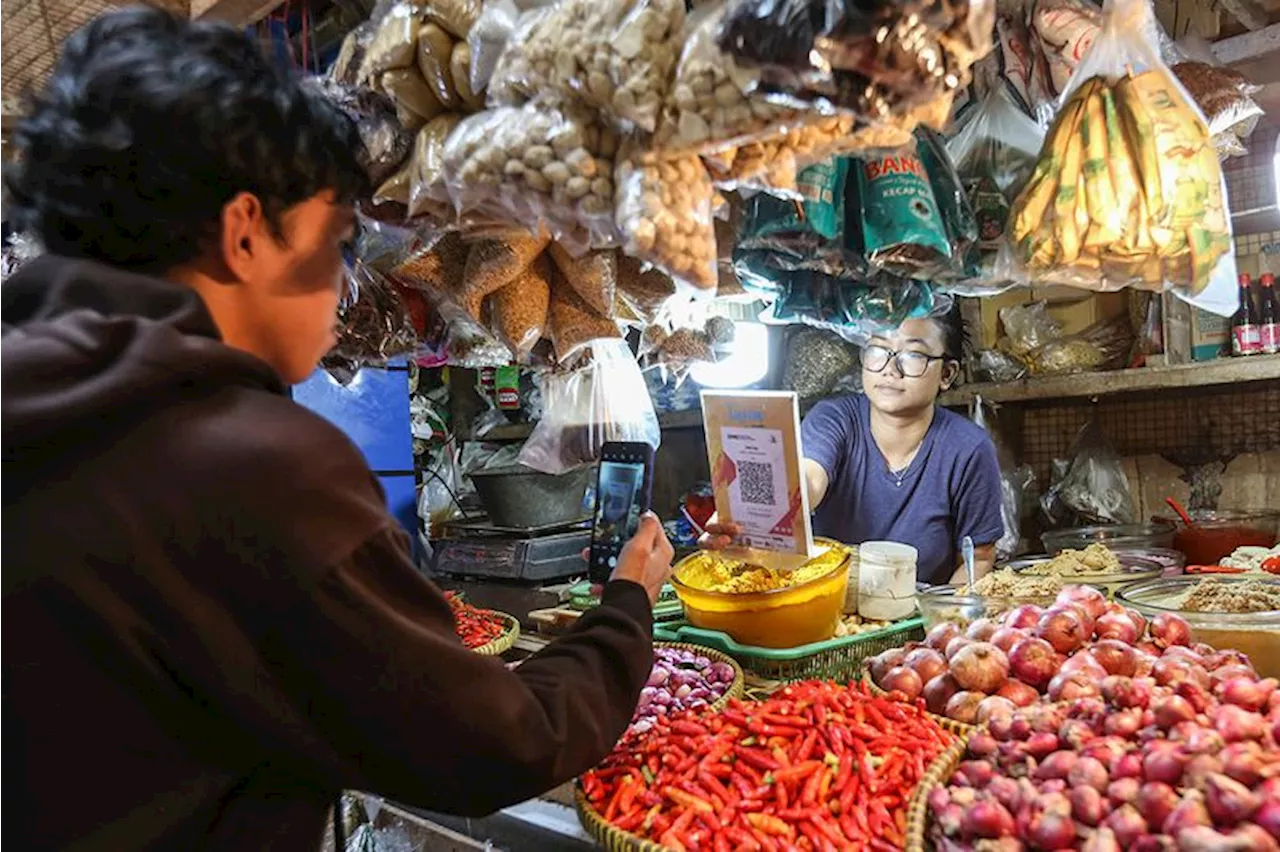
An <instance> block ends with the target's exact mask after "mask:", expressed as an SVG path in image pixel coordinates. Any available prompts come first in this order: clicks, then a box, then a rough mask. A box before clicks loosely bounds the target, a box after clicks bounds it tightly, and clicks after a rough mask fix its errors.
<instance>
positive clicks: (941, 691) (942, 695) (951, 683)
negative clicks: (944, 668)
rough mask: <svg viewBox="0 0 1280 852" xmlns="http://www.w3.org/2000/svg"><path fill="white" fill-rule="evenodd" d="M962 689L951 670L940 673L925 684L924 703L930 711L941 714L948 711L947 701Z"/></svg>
mask: <svg viewBox="0 0 1280 852" xmlns="http://www.w3.org/2000/svg"><path fill="white" fill-rule="evenodd" d="M959 691H960V684H958V683H956V679H955V678H954V677H952V676H951V673H950V672H947V673H946V674H940V675H938V676H937V677H935V678H934V679H933V680H931V681H929V682H928V683H926V684H925V685H924V693H923V694H924V703H925V706H926V707H928V708H929V712H930V713H934V714H937V715H939V716H941V715H943V714H945V713H946V712H947V702H948V701H950V700H951V696H953V695H955V694H956V693H957V692H959Z"/></svg>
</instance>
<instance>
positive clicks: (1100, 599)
mask: <svg viewBox="0 0 1280 852" xmlns="http://www.w3.org/2000/svg"><path fill="white" fill-rule="evenodd" d="M1054 603H1055V604H1075V605H1077V606H1080V607H1083V608H1084V611H1085V612H1086V613H1088V614H1089V617H1090V618H1093V619H1097V618H1098V617H1099V616H1101V615H1102V614H1103V613H1105V612H1106V611H1107V596H1106V595H1104V594H1103V593H1102V592H1100V591H1098V590H1097V589H1095V588H1093V587H1092V586H1064V587H1063V589H1062V591H1060V592H1058V597H1057V599H1056V600H1055V601H1054Z"/></svg>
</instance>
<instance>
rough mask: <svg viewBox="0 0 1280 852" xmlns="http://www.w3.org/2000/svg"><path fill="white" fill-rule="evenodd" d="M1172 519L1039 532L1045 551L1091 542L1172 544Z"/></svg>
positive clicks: (1080, 547)
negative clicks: (1147, 522)
mask: <svg viewBox="0 0 1280 852" xmlns="http://www.w3.org/2000/svg"><path fill="white" fill-rule="evenodd" d="M1173 533H1174V524H1173V522H1172V521H1164V520H1153V521H1152V522H1151V523H1149V524H1098V525H1095V526H1089V527H1072V528H1071V529H1063V530H1048V531H1046V532H1043V533H1041V534H1040V541H1041V542H1043V543H1044V549H1045V552H1046V553H1061V552H1062V551H1064V550H1084V549H1085V548H1086V547H1088V546H1089V545H1091V544H1105V545H1106V546H1107V547H1109V548H1111V549H1112V550H1121V549H1124V550H1129V549H1138V548H1144V547H1173Z"/></svg>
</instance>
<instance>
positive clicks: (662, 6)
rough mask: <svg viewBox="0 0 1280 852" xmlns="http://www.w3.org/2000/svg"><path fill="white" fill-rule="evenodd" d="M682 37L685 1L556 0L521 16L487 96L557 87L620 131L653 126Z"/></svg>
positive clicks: (497, 98)
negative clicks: (595, 111)
mask: <svg viewBox="0 0 1280 852" xmlns="http://www.w3.org/2000/svg"><path fill="white" fill-rule="evenodd" d="M683 38H684V0H560V2H558V3H555V4H554V5H552V6H548V7H546V8H542V9H537V10H535V11H532V12H529V13H527V14H526V15H523V16H521V18H520V21H519V22H518V23H517V25H516V31H515V32H514V33H513V34H512V36H511V38H510V40H508V42H507V45H506V48H505V49H504V50H503V52H502V56H501V57H500V58H499V60H498V65H497V67H496V68H495V69H494V72H493V76H492V77H491V78H490V80H489V94H490V98H491V100H492V102H494V103H498V104H519V103H522V102H524V101H526V100H529V99H531V98H534V97H535V96H539V95H542V96H545V95H547V94H552V93H555V94H559V95H560V96H562V97H565V98H576V99H580V100H581V101H582V102H583V103H585V104H586V105H588V106H590V107H592V108H593V109H595V110H598V111H600V112H601V113H603V114H604V115H607V116H608V117H609V118H610V119H611V120H612V121H611V123H612V124H613V125H614V127H616V128H617V129H620V130H626V129H630V128H632V127H636V128H639V129H640V130H643V131H646V132H648V133H652V132H653V131H654V129H655V128H656V127H657V123H658V114H659V112H660V111H661V109H662V102H663V99H664V98H665V97H666V94H667V87H668V86H669V85H670V82H671V78H672V71H673V69H674V68H675V64H676V58H677V55H678V54H679V51H680V45H681V43H682V40H683Z"/></svg>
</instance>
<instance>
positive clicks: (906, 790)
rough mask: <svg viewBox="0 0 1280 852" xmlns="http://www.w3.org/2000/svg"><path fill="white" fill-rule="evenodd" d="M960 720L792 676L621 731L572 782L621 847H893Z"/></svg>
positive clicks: (602, 829)
mask: <svg viewBox="0 0 1280 852" xmlns="http://www.w3.org/2000/svg"><path fill="white" fill-rule="evenodd" d="M786 723H790V724H786ZM801 723H803V724H801ZM955 727H956V726H954V724H951V725H947V724H944V723H943V721H941V720H937V719H934V718H931V717H929V716H927V715H926V714H925V713H924V712H923V711H922V710H921V709H920V708H919V707H917V706H913V705H909V704H902V703H897V702H893V701H889V700H886V699H883V698H879V697H876V696H873V695H871V693H870V691H869V689H868V688H867V687H866V686H865V685H864V684H854V685H849V686H841V685H837V684H835V683H832V682H830V681H806V682H801V683H795V684H791V685H789V686H787V687H784V688H783V689H781V690H779V691H778V692H777V693H775V694H774V695H773V696H771V697H770V698H769V699H767V700H765V701H762V702H750V701H739V700H734V701H730V702H729V704H728V706H727V707H726V708H725V709H724V710H722V711H720V712H719V713H713V712H705V711H704V712H701V713H695V712H689V713H684V714H679V715H676V716H674V717H672V718H665V719H662V720H660V721H659V723H658V724H656V725H655V727H654V728H653V730H652V731H650V732H648V733H647V734H643V735H634V734H633V735H628V736H626V737H624V738H623V740H622V742H621V743H619V745H618V747H617V748H616V749H615V750H614V753H613V754H612V755H610V756H609V757H607V758H606V759H605V760H604V761H603V762H602V763H601V764H600V766H598V767H596V768H595V769H593V770H591V771H589V772H587V773H586V774H584V775H583V776H582V778H580V779H579V783H578V787H577V791H576V795H575V800H576V803H577V809H578V815H579V818H580V819H581V821H582V824H583V826H584V827H585V828H586V830H587V832H588V833H589V834H590V835H591V836H592V837H594V838H595V839H596V840H597V841H598V842H599V843H600V844H601V845H602V846H604V847H605V848H606V849H611V850H619V852H621V850H643V852H656V850H680V849H684V850H712V851H713V852H715V850H721V849H725V848H727V849H730V850H733V849H757V848H758V849H761V850H764V852H769V850H776V852H783V851H784V850H792V849H800V850H814V852H819V850H820V852H826V850H829V849H867V850H873V851H874V852H880V850H894V849H900V848H901V846H902V844H903V843H904V842H905V840H906V837H907V827H908V826H907V808H908V805H909V803H910V800H911V795H912V793H913V792H914V789H915V786H916V784H917V783H918V781H919V779H921V778H923V777H924V776H925V773H926V771H927V769H928V767H929V765H930V764H931V763H932V761H933V760H934V758H935V757H937V756H938V755H940V754H943V753H944V752H946V751H947V750H948V749H950V748H952V747H953V746H954V745H955V744H956V743H957V742H960V740H961V737H959V736H958V735H957V733H956V731H955ZM691 758H692V760H691ZM726 844H727V845H726Z"/></svg>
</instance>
